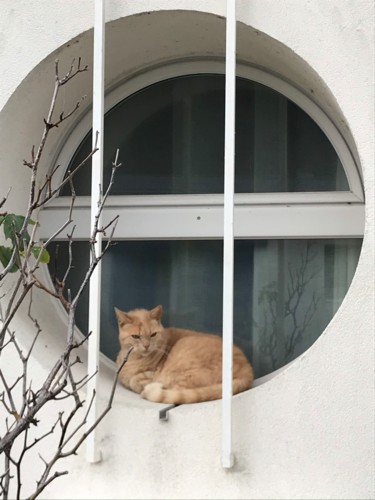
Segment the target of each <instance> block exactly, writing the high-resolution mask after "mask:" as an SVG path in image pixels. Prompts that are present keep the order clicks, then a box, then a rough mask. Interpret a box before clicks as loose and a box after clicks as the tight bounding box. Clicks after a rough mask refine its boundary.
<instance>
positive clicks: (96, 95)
mask: <svg viewBox="0 0 375 500" xmlns="http://www.w3.org/2000/svg"><path fill="white" fill-rule="evenodd" d="M104 2H105V0H95V20H94V69H93V70H94V71H93V72H94V74H93V111H92V144H93V146H92V147H93V149H94V148H95V145H96V146H97V147H98V148H99V151H97V152H96V153H95V154H94V155H93V157H92V180H91V232H92V230H93V228H94V223H95V214H96V213H97V209H98V201H99V199H100V196H101V190H102V186H103V142H104V141H103V136H104V50H105V10H104ZM97 134H98V137H97V144H96V135H97ZM99 224H100V222H99ZM101 248H102V233H98V235H97V238H96V243H95V252H96V254H98V253H100V252H101ZM100 292H101V265H100V263H99V265H98V266H97V267H96V269H95V271H94V273H93V275H92V277H91V280H90V299H89V331H90V332H91V336H90V338H89V343H88V368H87V369H88V374H89V376H91V375H93V374H94V373H95V372H96V371H98V374H97V376H95V377H92V378H91V379H90V381H89V383H88V385H87V400H88V403H89V402H90V400H91V398H92V395H93V394H94V393H95V394H96V396H95V399H94V402H93V405H92V408H91V411H90V414H89V416H88V419H87V428H89V427H91V425H92V424H93V423H94V422H95V420H96V418H97V400H98V397H97V381H98V375H99V344H100ZM86 459H87V461H88V462H92V463H95V462H99V461H100V459H101V456H100V451H99V450H98V446H97V440H96V433H95V430H94V431H93V432H92V433H91V434H90V435H89V436H88V438H87V441H86Z"/></svg>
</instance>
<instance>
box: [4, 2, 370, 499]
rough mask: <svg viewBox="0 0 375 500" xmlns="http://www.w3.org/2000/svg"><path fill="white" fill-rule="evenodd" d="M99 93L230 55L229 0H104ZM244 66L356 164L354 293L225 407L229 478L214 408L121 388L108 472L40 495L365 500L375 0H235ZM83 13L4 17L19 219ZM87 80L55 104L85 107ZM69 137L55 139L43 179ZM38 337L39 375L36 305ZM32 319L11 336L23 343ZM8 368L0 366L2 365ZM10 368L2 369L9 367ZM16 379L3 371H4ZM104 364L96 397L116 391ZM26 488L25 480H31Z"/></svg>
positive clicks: (10, 153) (82, 31) (42, 359)
mask: <svg viewBox="0 0 375 500" xmlns="http://www.w3.org/2000/svg"><path fill="white" fill-rule="evenodd" d="M107 9H108V11H107V20H108V22H109V24H108V30H107V68H106V75H107V80H106V84H107V87H108V88H109V87H111V86H113V85H115V84H116V82H118V81H119V80H120V79H121V78H124V77H127V76H130V75H131V74H133V73H134V72H137V71H141V70H142V71H143V70H144V69H145V68H147V67H149V66H150V65H153V64H156V63H157V64H162V63H165V62H167V61H174V60H178V59H180V58H182V57H184V58H185V57H188V58H192V57H208V56H210V57H219V56H222V55H223V53H224V44H225V39H224V29H225V22H224V20H223V18H222V17H223V15H224V13H225V10H224V2H218V1H217V0H199V1H197V0H195V1H193V0H159V1H158V2H155V1H151V0H149V1H146V0H137V1H133V2H122V1H118V0H108V2H107ZM238 20H239V21H240V24H239V27H238V55H239V58H240V59H241V60H243V61H245V62H249V63H252V64H256V65H258V66H263V67H265V68H266V69H268V70H270V71H272V72H274V73H277V74H279V75H280V76H282V77H283V78H286V79H288V80H290V81H291V82H292V83H294V84H295V85H296V86H298V87H299V88H300V89H301V90H303V91H305V92H306V93H308V94H309V95H312V96H313V98H314V100H315V102H316V103H317V104H319V105H320V106H321V107H322V108H323V109H324V110H325V112H326V113H327V114H328V115H329V116H330V118H331V119H332V120H333V121H334V123H335V124H336V126H337V128H338V129H339V130H340V132H341V133H342V135H343V136H344V137H345V139H346V141H347V142H348V144H349V146H350V147H351V149H352V153H353V155H354V156H355V157H356V158H358V159H359V162H360V165H361V169H362V172H361V173H362V176H363V182H364V189H365V193H366V228H365V239H364V244H363V249H362V253H361V257H360V261H359V264H358V268H357V271H356V274H355V277H354V279H353V282H352V285H351V287H350V289H349V292H348V294H347V296H346V297H345V299H344V301H343V303H342V305H341V307H340V309H339V311H338V312H337V314H336V315H335V317H334V318H333V320H332V321H331V323H330V324H329V325H328V327H327V329H326V330H325V332H324V333H323V334H322V335H321V337H320V338H319V339H318V341H317V342H316V343H315V344H314V345H313V346H312V347H311V348H310V349H309V350H308V351H307V352H306V353H304V354H303V355H302V356H300V357H299V358H298V359H296V360H295V361H294V362H293V363H291V364H290V365H289V366H288V367H287V368H286V369H285V370H283V371H281V372H280V373H278V374H277V376H275V377H274V378H272V379H271V380H269V381H267V382H265V383H264V384H262V385H259V386H257V387H255V388H254V389H252V390H251V391H249V392H247V393H244V394H241V395H239V396H236V397H235V398H234V453H235V456H236V466H235V467H234V469H233V470H230V471H224V470H223V469H222V468H221V465H220V444H221V404H220V402H211V403H203V404H199V405H187V406H181V407H178V408H176V409H174V410H173V411H172V412H171V414H170V420H169V422H166V423H161V422H159V420H158V409H159V406H158V405H154V404H151V403H148V402H146V401H143V400H141V399H140V398H139V397H138V396H136V395H134V394H129V393H127V391H125V390H123V389H122V388H119V390H118V392H117V394H116V400H115V404H114V408H113V410H112V411H111V413H110V414H109V416H108V418H106V420H105V421H104V422H103V423H102V425H101V427H100V429H99V440H100V447H101V451H102V455H103V460H102V461H101V462H100V463H98V464H95V465H90V464H88V463H87V462H86V461H85V458H84V454H83V453H81V454H80V455H79V456H78V457H75V458H74V459H69V461H68V462H67V464H66V467H68V468H69V469H70V470H71V472H70V474H69V476H67V477H64V478H61V479H59V480H57V481H56V482H55V483H53V484H52V485H51V486H50V487H49V489H47V490H46V492H45V494H44V496H45V498H60V499H61V498H197V499H200V498H244V499H245V498H259V499H260V498H262V499H266V498H269V499H276V498H283V499H290V498H298V499H302V498H304V499H305V498H306V499H318V498H319V499H323V498H335V499H354V498H355V499H371V498H374V497H375V491H374V466H373V460H374V441H375V436H374V412H375V408H374V369H373V367H374V199H375V197H374V135H375V134H374V132H375V131H374V6H373V2H372V1H370V0H358V1H356V2H353V1H349V0H331V1H330V2H327V1H326V0H314V1H311V0H286V1H284V2H278V1H276V0H252V1H251V2H250V1H247V0H242V1H238ZM92 24H93V2H92V1H89V0H80V1H79V2H77V1H71V0H66V1H63V2H62V1H61V0H19V1H17V2H13V1H10V0H2V2H1V16H0V62H1V67H2V68H3V75H2V79H1V84H0V165H1V167H0V168H1V183H0V197H2V195H3V194H5V192H6V191H7V189H8V186H13V189H12V193H11V195H10V199H9V205H8V208H9V210H15V211H18V212H20V211H22V209H23V207H24V205H25V200H26V194H27V180H28V177H27V175H28V173H27V172H25V171H24V170H23V169H22V167H21V165H22V160H23V158H25V157H27V156H28V154H29V151H30V146H31V145H32V144H35V143H38V141H39V135H40V129H41V119H42V118H43V116H44V115H45V112H46V107H47V105H48V101H49V99H50V95H51V88H52V82H53V61H54V59H55V58H56V57H58V58H59V59H60V61H61V63H60V64H61V66H62V67H65V68H67V67H68V66H69V63H70V60H71V58H72V57H74V56H82V57H83V59H84V61H85V62H86V61H87V62H89V63H91V57H92V31H90V30H91V28H92ZM90 79H91V73H90V72H89V73H88V74H87V75H84V76H83V78H81V79H80V80H79V83H78V82H77V83H74V84H73V85H72V87H71V88H70V90H69V93H67V94H66V95H64V97H63V99H64V105H65V106H66V107H67V108H68V107H69V105H70V104H72V103H74V102H75V100H76V98H77V96H78V97H79V96H80V95H81V94H82V93H85V94H88V99H87V105H86V108H85V107H84V106H83V108H82V111H81V116H83V115H84V113H85V112H86V111H87V109H88V107H89V105H90V99H91V97H90V96H91V80H90ZM68 132H69V130H68V129H67V128H66V127H61V129H60V130H59V131H58V133H56V134H55V135H54V136H53V137H52V139H51V142H50V143H49V149H48V151H47V156H46V160H47V161H45V164H44V168H45V169H47V168H48V166H49V161H52V160H53V159H54V158H55V157H56V155H57V153H58V150H59V148H60V147H61V144H62V142H63V140H64V137H66V136H67V134H68ZM34 304H35V308H36V310H37V311H38V312H39V316H40V319H41V323H42V326H43V330H44V333H43V338H42V341H41V342H40V344H39V345H38V346H37V350H36V353H35V377H39V376H43V374H44V373H45V371H46V369H47V368H48V363H49V361H50V360H51V359H53V358H54V356H55V355H56V354H57V352H58V348H59V345H61V343H62V342H63V340H64V322H63V318H62V317H61V315H59V313H58V311H57V309H56V308H55V307H54V306H52V305H51V304H50V302H49V299H47V298H46V297H41V296H40V297H39V296H37V297H36V298H35V299H34ZM28 327H29V325H28V323H27V319H26V315H23V314H22V313H20V314H19V315H18V318H17V328H18V331H19V335H20V337H21V338H22V339H23V341H24V342H25V343H27V341H28V335H27V331H28ZM2 362H3V361H2ZM4 363H5V362H4ZM7 365H8V368H9V369H10V370H11V369H12V360H7ZM110 371H111V370H110V368H108V367H105V366H104V367H103V370H102V373H101V380H100V388H101V390H100V393H101V400H102V402H103V404H104V401H105V394H106V393H107V392H108V387H109V385H110V383H111V373H110ZM25 482H26V483H27V480H26V481H25Z"/></svg>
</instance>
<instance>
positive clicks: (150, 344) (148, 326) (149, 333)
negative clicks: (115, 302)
mask: <svg viewBox="0 0 375 500" xmlns="http://www.w3.org/2000/svg"><path fill="white" fill-rule="evenodd" d="M115 312H116V317H117V322H118V328H119V341H120V345H121V348H124V349H129V348H130V347H134V352H138V353H139V354H144V355H147V354H149V353H152V352H154V351H156V350H160V348H161V346H162V344H163V339H162V336H163V330H164V328H163V325H162V324H161V317H162V315H163V307H162V306H156V307H154V308H153V309H150V310H147V309H134V310H133V311H127V312H125V311H121V310H120V309H117V308H116V307H115Z"/></svg>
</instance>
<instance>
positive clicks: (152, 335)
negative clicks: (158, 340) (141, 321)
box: [150, 332, 158, 337]
mask: <svg viewBox="0 0 375 500" xmlns="http://www.w3.org/2000/svg"><path fill="white" fill-rule="evenodd" d="M157 334H158V332H155V333H151V335H150V337H155V335H157Z"/></svg>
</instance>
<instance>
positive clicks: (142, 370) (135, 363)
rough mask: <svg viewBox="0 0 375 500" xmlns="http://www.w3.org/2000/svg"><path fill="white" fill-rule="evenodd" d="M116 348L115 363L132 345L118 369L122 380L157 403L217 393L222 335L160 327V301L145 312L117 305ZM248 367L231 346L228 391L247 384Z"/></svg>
mask: <svg viewBox="0 0 375 500" xmlns="http://www.w3.org/2000/svg"><path fill="white" fill-rule="evenodd" d="M115 311H116V316H117V320H118V325H119V340H120V345H121V351H120V352H119V354H118V356H117V364H118V366H121V363H122V362H123V360H124V357H125V356H126V355H127V353H128V352H129V349H130V348H131V347H133V350H132V352H131V354H130V356H129V359H128V361H127V362H126V364H125V365H124V367H123V368H122V369H121V371H120V374H119V378H120V381H121V383H122V384H123V385H124V386H125V387H127V388H129V389H131V390H132V391H134V392H137V393H139V394H141V396H142V397H143V398H145V399H148V400H150V401H154V402H157V403H170V404H173V403H174V404H182V403H198V402H200V401H210V400H212V399H220V398H221V394H222V384H221V380H222V374H221V370H222V365H221V358H222V340H221V338H220V337H218V336H216V335H210V334H208V333H200V332H195V331H192V330H184V329H180V328H164V327H163V325H162V324H161V322H160V321H161V317H162V314H163V308H162V306H157V307H155V308H154V309H151V310H150V311H148V310H146V309H135V310H133V311H129V312H124V311H120V310H119V309H116V308H115ZM252 381H253V370H252V368H251V365H250V363H249V362H248V361H247V359H246V357H245V355H244V354H243V352H242V351H241V350H240V349H239V348H238V347H237V346H233V393H234V394H237V393H238V392H242V391H245V390H246V389H249V388H250V387H251V384H252Z"/></svg>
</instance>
